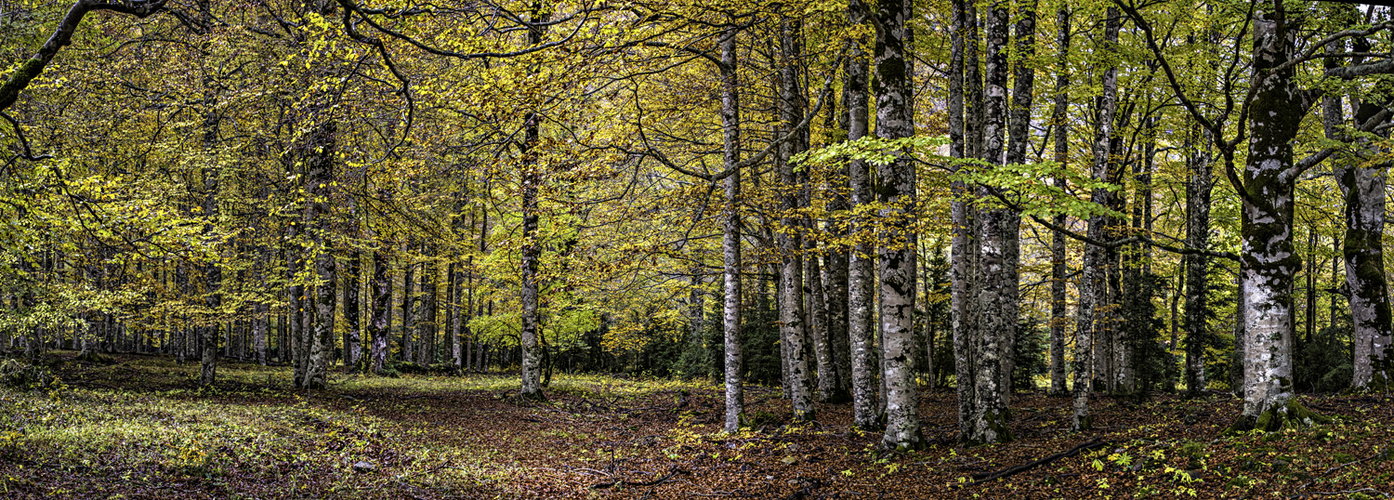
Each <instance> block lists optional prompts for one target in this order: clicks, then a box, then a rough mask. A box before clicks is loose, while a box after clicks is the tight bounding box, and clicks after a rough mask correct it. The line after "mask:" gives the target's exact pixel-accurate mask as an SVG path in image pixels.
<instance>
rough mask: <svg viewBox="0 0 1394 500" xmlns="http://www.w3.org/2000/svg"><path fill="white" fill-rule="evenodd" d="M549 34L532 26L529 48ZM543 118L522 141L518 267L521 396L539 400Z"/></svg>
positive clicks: (534, 120)
mask: <svg viewBox="0 0 1394 500" xmlns="http://www.w3.org/2000/svg"><path fill="white" fill-rule="evenodd" d="M548 17H549V14H545V13H543V12H542V2H541V0H535V1H534V2H533V4H532V14H531V16H530V18H531V19H533V20H534V22H537V21H546V20H547V19H548ZM546 30H547V26H546V24H545V23H539V24H534V25H531V26H530V27H529V28H528V45H529V46H534V47H535V46H537V45H538V44H540V43H542V34H543V33H544V32H545V31H546ZM528 72H529V73H532V74H536V73H537V69H536V68H529V69H528ZM540 119H541V117H540V116H538V115H537V113H536V112H530V113H528V115H527V123H526V124H525V125H524V127H525V130H524V138H523V144H524V145H523V152H522V154H523V168H522V189H523V193H522V195H523V196H522V198H523V200H522V201H523V207H522V212H523V213H522V217H523V228H522V238H523V245H522V263H521V264H520V266H519V267H521V270H522V273H521V274H522V333H521V334H520V337H521V340H522V350H523V353H522V354H523V356H522V358H523V359H522V362H523V363H522V364H523V366H522V384H521V389H520V392H519V393H520V395H521V396H522V397H525V398H532V399H540V398H542V397H543V395H542V381H541V378H540V377H541V374H542V373H541V365H540V363H541V354H542V353H541V351H540V349H539V347H540V346H539V345H538V337H539V335H540V333H541V332H539V331H538V327H539V325H538V319H539V317H538V314H539V312H538V282H537V272H538V264H539V262H538V261H539V260H540V259H541V257H542V244H541V242H539V241H538V240H537V216H538V207H537V188H538V184H539V183H540V182H541V181H542V175H541V172H539V171H538V170H539V169H540V168H541V167H540V166H539V165H538V162H537V156H536V153H535V152H534V151H533V148H535V147H537V144H538V139H539V130H540V129H539V123H538V122H539V121H540Z"/></svg>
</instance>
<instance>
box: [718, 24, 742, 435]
mask: <svg viewBox="0 0 1394 500" xmlns="http://www.w3.org/2000/svg"><path fill="white" fill-rule="evenodd" d="M737 33H739V30H738V29H737V28H736V27H735V26H732V27H728V28H726V33H725V34H724V35H723V36H722V38H721V42H720V46H721V49H720V50H721V65H720V66H719V70H720V75H721V138H722V163H723V164H724V165H725V168H728V169H730V168H735V167H736V164H737V163H739V162H740V159H741V135H740V133H741V128H740V124H741V118H740V99H739V96H740V94H739V87H738V81H737V78H736V69H737V67H736V34H737ZM740 201H741V172H740V171H739V170H736V171H735V172H732V173H731V175H730V176H729V177H727V178H726V200H725V202H726V203H725V205H724V207H723V208H722V214H721V219H722V220H721V260H722V282H723V289H724V292H725V293H724V294H723V297H722V301H723V303H722V311H721V314H722V318H721V320H722V330H723V332H724V333H723V334H722V335H723V341H724V344H725V355H726V359H725V372H726V373H725V381H726V422H725V424H726V426H725V430H726V432H728V433H734V432H738V431H740V424H741V420H743V419H744V418H745V393H744V391H743V388H742V382H741V370H742V369H743V365H742V361H743V360H742V358H741V214H740V205H739V203H740Z"/></svg>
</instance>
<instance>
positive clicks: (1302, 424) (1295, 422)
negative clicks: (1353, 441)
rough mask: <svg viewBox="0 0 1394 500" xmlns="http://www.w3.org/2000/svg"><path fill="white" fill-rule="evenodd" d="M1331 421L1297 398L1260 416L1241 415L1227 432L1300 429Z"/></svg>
mask: <svg viewBox="0 0 1394 500" xmlns="http://www.w3.org/2000/svg"><path fill="white" fill-rule="evenodd" d="M1329 423H1331V417H1327V416H1324V415H1321V414H1318V413H1316V412H1314V411H1312V410H1309V409H1307V407H1305V406H1302V403H1298V402H1297V400H1296V399H1289V400H1288V402H1287V404H1285V405H1283V406H1280V407H1276V408H1270V409H1269V410H1268V411H1265V412H1263V413H1261V414H1259V415H1258V417H1253V416H1250V415H1240V416H1239V419H1238V420H1235V421H1234V424H1233V425H1230V426H1229V429H1226V430H1225V433H1226V434H1238V433H1241V432H1248V431H1251V430H1255V429H1258V430H1262V431H1263V432H1278V431H1281V430H1283V429H1300V428H1306V427H1311V426H1314V425H1324V424H1329Z"/></svg>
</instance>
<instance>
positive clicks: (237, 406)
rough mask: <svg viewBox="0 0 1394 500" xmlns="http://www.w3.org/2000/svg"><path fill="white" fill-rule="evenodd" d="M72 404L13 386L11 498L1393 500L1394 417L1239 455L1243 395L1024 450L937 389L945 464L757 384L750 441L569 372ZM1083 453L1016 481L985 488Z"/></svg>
mask: <svg viewBox="0 0 1394 500" xmlns="http://www.w3.org/2000/svg"><path fill="white" fill-rule="evenodd" d="M58 356H59V359H60V361H59V362H57V364H56V365H55V367H54V368H53V370H54V372H55V373H57V374H58V375H59V376H61V377H62V379H63V380H64V381H65V382H66V387H63V388H59V389H56V390H48V391H28V392H22V391H16V390H14V389H0V497H3V498H46V499H57V498H131V499H134V498H392V499H397V498H412V499H443V498H728V497H729V498H809V499H813V498H1012V499H1031V498H1135V497H1155V498H1175V497H1197V498H1222V497H1227V498H1256V497H1269V498H1271V497H1279V498H1352V499H1357V498H1389V496H1390V494H1394V456H1391V453H1390V450H1391V447H1394V426H1391V425H1390V424H1391V423H1394V402H1391V399H1389V398H1388V397H1375V396H1360V395H1356V396H1328V395H1303V396H1301V398H1300V399H1301V401H1302V402H1303V403H1304V404H1306V405H1307V406H1308V407H1310V408H1312V409H1314V410H1317V411H1318V412H1321V413H1322V414H1325V415H1329V416H1333V417H1337V420H1336V422H1335V423H1333V424H1329V425H1325V426H1321V427H1317V428H1314V429H1305V430H1289V431H1284V432H1279V433H1273V434H1267V435H1264V434H1243V435H1239V436H1225V435H1223V430H1224V429H1225V428H1226V427H1227V426H1228V425H1229V424H1230V423H1231V422H1232V419H1233V417H1234V416H1235V415H1237V413H1238V411H1239V402H1238V400H1236V399H1234V398H1233V397H1231V396H1229V395H1221V394H1213V395H1211V396H1210V397H1209V398H1207V399H1203V400H1182V399H1178V398H1177V397H1176V396H1173V395H1168V394H1159V395H1156V396H1154V397H1153V398H1152V399H1151V400H1150V401H1147V402H1143V403H1140V404H1138V403H1134V402H1131V401H1128V400H1123V399H1113V398H1107V397H1101V398H1098V399H1095V400H1094V401H1093V402H1092V408H1093V411H1094V414H1095V420H1094V421H1095V426H1096V429H1095V430H1092V431H1088V432H1081V433H1072V432H1069V430H1068V428H1069V416H1070V411H1069V408H1070V400H1069V399H1068V398H1058V397H1047V396H1045V395H1043V394H1040V393H1033V394H1027V393H1018V394H1016V395H1015V396H1014V397H1013V398H1012V402H1011V406H1012V407H1013V408H1014V412H1015V415H1014V418H1013V420H1012V422H1011V429H1012V432H1013V433H1014V434H1015V436H1016V438H1017V439H1016V441H1013V442H1011V443H1007V444H1001V445H994V446H982V447H976V448H964V447H962V446H960V445H958V444H957V443H956V442H955V441H954V439H955V437H956V433H957V424H956V423H955V422H956V417H955V414H956V402H955V397H954V394H953V392H952V390H945V389H940V390H935V391H924V392H922V402H921V407H920V414H921V415H922V416H923V418H924V432H925V436H926V438H927V439H928V441H929V442H930V446H929V447H928V448H927V449H925V450H922V451H916V452H910V453H891V454H886V453H883V452H881V451H880V450H879V449H878V446H877V444H878V442H879V440H880V435H879V434H877V433H859V432H856V431H853V430H851V429H850V421H851V415H850V413H851V407H850V405H823V406H821V407H820V408H819V412H818V423H815V424H805V425H791V424H790V423H789V419H790V417H791V412H790V411H789V409H788V402H787V401H785V400H783V399H781V398H780V394H779V392H778V391H777V390H776V389H769V388H763V387H750V388H749V389H748V392H747V402H748V405H749V414H750V415H751V420H752V428H751V429H750V430H748V431H743V432H741V433H738V434H732V435H728V434H723V433H721V432H720V431H721V419H722V413H723V407H722V395H721V392H720V391H719V388H718V387H717V386H714V385H711V384H709V383H690V382H675V381H653V380H633V379H627V378H622V377H606V376H582V375H575V376H573V375H560V376H558V377H556V378H555V379H554V380H553V381H552V385H551V387H550V388H549V389H548V390H547V394H548V398H549V399H548V400H547V401H546V402H520V401H517V400H516V399H515V398H514V397H513V394H514V393H515V392H516V390H517V387H518V382H517V379H516V375H513V376H505V375H466V376H463V377H450V376H437V377H428V376H403V377H401V378H378V377H362V376H358V375H354V374H348V373H335V374H333V377H332V381H331V388H330V389H328V390H324V391H314V392H308V393H307V392H304V391H291V390H288V389H287V387H288V385H289V383H288V379H289V369H288V368H285V367H261V366H257V365H253V364H242V363H230V362H224V363H223V364H222V365H221V366H220V367H219V371H218V376H219V383H218V384H217V385H216V388H215V389H212V390H199V389H196V388H195V385H194V383H193V381H194V380H195V377H196V376H197V364H196V363H188V364H184V365H178V364H175V363H174V362H173V361H172V360H170V359H168V358H154V357H142V356H116V357H114V358H113V359H111V360H109V362H108V363H95V364H94V363H84V362H77V361H72V360H67V361H63V360H62V359H63V358H65V357H66V358H71V357H72V353H59V354H58ZM1081 444H1090V445H1091V446H1088V447H1087V448H1088V449H1087V450H1085V451H1082V452H1081V453H1078V454H1076V455H1074V456H1070V457H1067V458H1062V459H1059V460H1057V461H1054V462H1051V463H1048V464H1045V465H1042V466H1040V467H1036V468H1033V469H1030V470H1027V471H1025V472H1021V473H1019V474H1015V475H1009V476H1006V477H1003V478H1001V479H996V480H989V481H984V482H975V481H974V475H975V474H985V473H992V472H994V471H1000V470H1003V469H1006V468H1009V467H1012V466H1017V465H1021V464H1026V463H1029V462H1033V461H1036V460H1038V459H1041V458H1045V457H1048V456H1050V455H1054V454H1057V453H1060V452H1064V451H1067V450H1071V449H1074V448H1076V447H1077V446H1079V445H1081Z"/></svg>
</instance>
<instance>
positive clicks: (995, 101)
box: [964, 2, 1016, 444]
mask: <svg viewBox="0 0 1394 500" xmlns="http://www.w3.org/2000/svg"><path fill="white" fill-rule="evenodd" d="M1007 28H1008V24H1007V5H1006V4H1004V3H1002V2H997V3H995V4H994V5H993V6H992V8H990V9H989V10H988V13H987V21H986V24H985V26H984V33H985V36H986V38H987V46H986V54H985V56H986V57H985V60H986V65H987V67H986V71H985V76H986V80H985V81H984V85H985V89H986V92H985V93H984V94H985V100H984V102H983V145H982V153H983V156H982V158H983V160H984V161H986V162H987V163H989V164H992V165H1002V162H1003V138H1004V136H1005V135H1006V125H1007V88H1006V85H1007ZM991 189H993V188H990V187H986V186H983V187H979V188H978V196H979V197H980V198H983V199H990V198H991V197H992V192H991ZM1010 218H1011V216H1010V215H1009V214H1008V210H1007V209H1005V208H989V209H985V210H983V211H982V212H981V213H979V214H978V220H977V222H978V234H979V238H978V241H979V250H978V251H979V254H978V259H979V260H978V270H977V272H978V279H977V282H978V283H979V286H978V290H977V298H976V299H977V309H978V314H979V324H978V331H977V332H976V335H974V341H973V346H972V350H973V356H974V361H973V367H974V372H973V373H972V377H973V378H972V379H971V380H972V382H973V384H974V389H973V401H972V408H971V411H970V413H969V414H968V418H969V423H968V429H969V433H968V434H967V435H966V436H965V437H964V441H965V442H968V443H971V444H986V443H996V442H1001V441H1010V440H1011V434H1010V432H1008V431H1007V427H1006V416H1007V413H1006V410H1007V406H1006V400H1005V397H1004V393H1005V392H1006V391H1007V390H1008V387H1007V386H1006V385H1005V384H1004V383H1003V382H1004V380H1005V378H1004V372H1006V371H1007V368H1008V361H1007V359H1006V358H1007V356H1006V354H1007V353H1006V351H1005V349H1004V348H1003V346H1004V345H1005V344H1006V343H1007V342H1008V340H1007V339H1009V338H1012V337H1013V336H1014V333H1015V331H1016V321H1015V320H1013V319H1012V318H1011V317H1009V316H1008V315H1007V314H1008V312H1009V310H1010V309H1009V308H1008V307H1007V302H1008V301H1009V300H1011V296H1010V294H1009V291H1008V286H1007V284H1008V282H1009V281H1011V280H1010V278H1009V276H1010V275H1012V274H1013V273H1012V272H1010V271H1009V270H1008V269H1007V268H1008V267H1009V266H1008V260H1009V259H1008V256H1007V252H1008V250H1009V248H1008V247H1009V243H1008V241H1007V240H1008V239H1010V235H1009V233H1010V232H1011V228H1010V227H1009V226H1010V223H1009V220H1008V219H1010ZM1011 288H1015V283H1013V284H1012V286H1011ZM1006 376H1007V377H1009V376H1010V374H1006Z"/></svg>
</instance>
